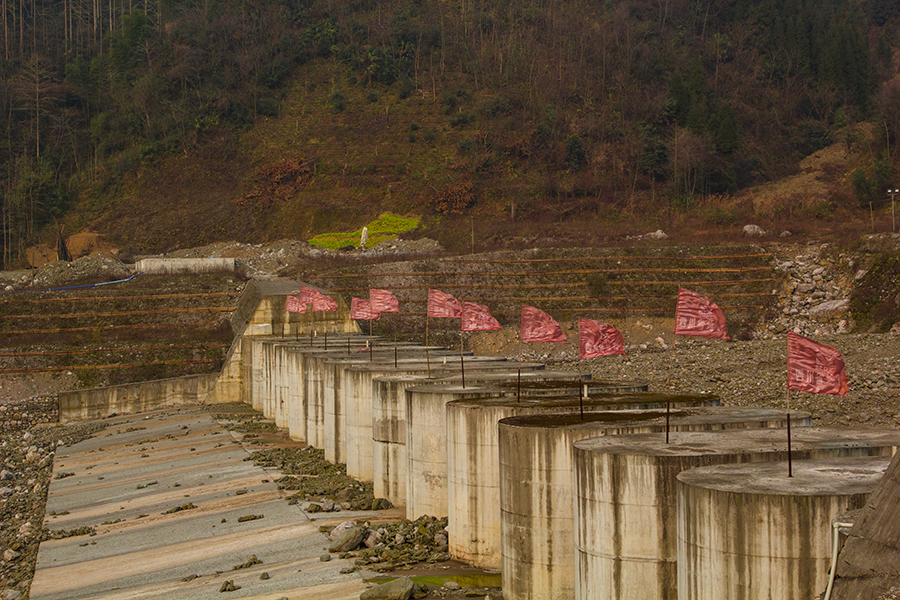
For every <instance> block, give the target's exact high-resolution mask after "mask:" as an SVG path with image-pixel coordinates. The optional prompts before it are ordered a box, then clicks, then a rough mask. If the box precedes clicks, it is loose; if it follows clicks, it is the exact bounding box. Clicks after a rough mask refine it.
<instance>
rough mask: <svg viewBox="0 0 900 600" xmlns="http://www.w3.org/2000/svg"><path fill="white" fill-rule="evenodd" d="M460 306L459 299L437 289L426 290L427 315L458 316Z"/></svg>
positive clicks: (459, 314)
mask: <svg viewBox="0 0 900 600" xmlns="http://www.w3.org/2000/svg"><path fill="white" fill-rule="evenodd" d="M461 313H462V308H461V307H460V305H459V300H457V299H456V298H454V297H453V296H451V295H450V294H445V293H444V292H441V291H439V290H428V316H429V317H450V318H459V317H460V316H461Z"/></svg>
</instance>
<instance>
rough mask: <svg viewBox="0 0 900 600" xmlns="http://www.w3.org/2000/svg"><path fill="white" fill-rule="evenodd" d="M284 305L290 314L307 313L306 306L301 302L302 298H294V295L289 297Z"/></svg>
mask: <svg viewBox="0 0 900 600" xmlns="http://www.w3.org/2000/svg"><path fill="white" fill-rule="evenodd" d="M284 304H285V309H286V310H287V311H288V312H292V313H305V312H306V305H305V304H303V303H302V302H300V296H294V295H293V294H291V295H290V296H288V297H287V300H285V303H284Z"/></svg>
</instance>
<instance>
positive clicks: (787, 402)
mask: <svg viewBox="0 0 900 600" xmlns="http://www.w3.org/2000/svg"><path fill="white" fill-rule="evenodd" d="M785 391H786V392H787V398H786V400H785V406H786V408H787V455H788V477H793V476H794V469H793V461H792V452H791V388H790V380H788V384H787V386H786V389H785Z"/></svg>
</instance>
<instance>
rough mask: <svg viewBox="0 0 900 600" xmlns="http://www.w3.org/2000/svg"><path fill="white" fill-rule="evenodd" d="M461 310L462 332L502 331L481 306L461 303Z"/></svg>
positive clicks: (483, 306) (488, 312)
mask: <svg viewBox="0 0 900 600" xmlns="http://www.w3.org/2000/svg"><path fill="white" fill-rule="evenodd" d="M461 308H462V310H461V315H460V316H461V317H462V330H463V331H496V330H497V329H502V327H500V323H498V322H497V319H495V318H494V317H492V316H491V311H490V310H489V309H488V307H487V306H485V305H483V304H476V303H474V302H463V303H462V307H461Z"/></svg>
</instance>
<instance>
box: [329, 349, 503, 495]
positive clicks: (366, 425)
mask: <svg viewBox="0 0 900 600" xmlns="http://www.w3.org/2000/svg"><path fill="white" fill-rule="evenodd" d="M462 358H463V360H464V361H465V368H466V370H467V371H469V372H472V371H476V370H480V369H482V368H488V369H495V368H498V367H500V366H502V365H508V364H509V363H508V362H507V361H506V360H503V359H499V358H495V357H490V356H488V357H484V356H465V357H462ZM452 362H453V363H454V364H455V365H456V367H457V368H459V359H457V360H454V361H452ZM507 368H508V366H507ZM430 370H431V368H430V366H429V363H428V361H425V360H421V357H418V356H417V357H414V358H404V359H402V360H399V361H398V362H397V364H396V365H395V364H394V363H393V362H390V361H388V362H387V363H378V364H361V365H351V366H347V367H345V368H344V369H343V383H342V384H341V389H342V392H343V400H342V404H343V406H344V418H345V423H346V432H347V441H346V447H347V453H346V454H347V475H349V476H350V477H353V478H355V479H359V480H361V481H373V476H374V472H373V463H372V457H373V444H374V442H373V439H374V438H373V435H372V393H373V387H372V381H373V380H374V379H375V378H376V377H382V376H385V377H386V376H390V375H397V374H400V373H411V374H419V375H425V376H427V374H428V372H429V371H430Z"/></svg>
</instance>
